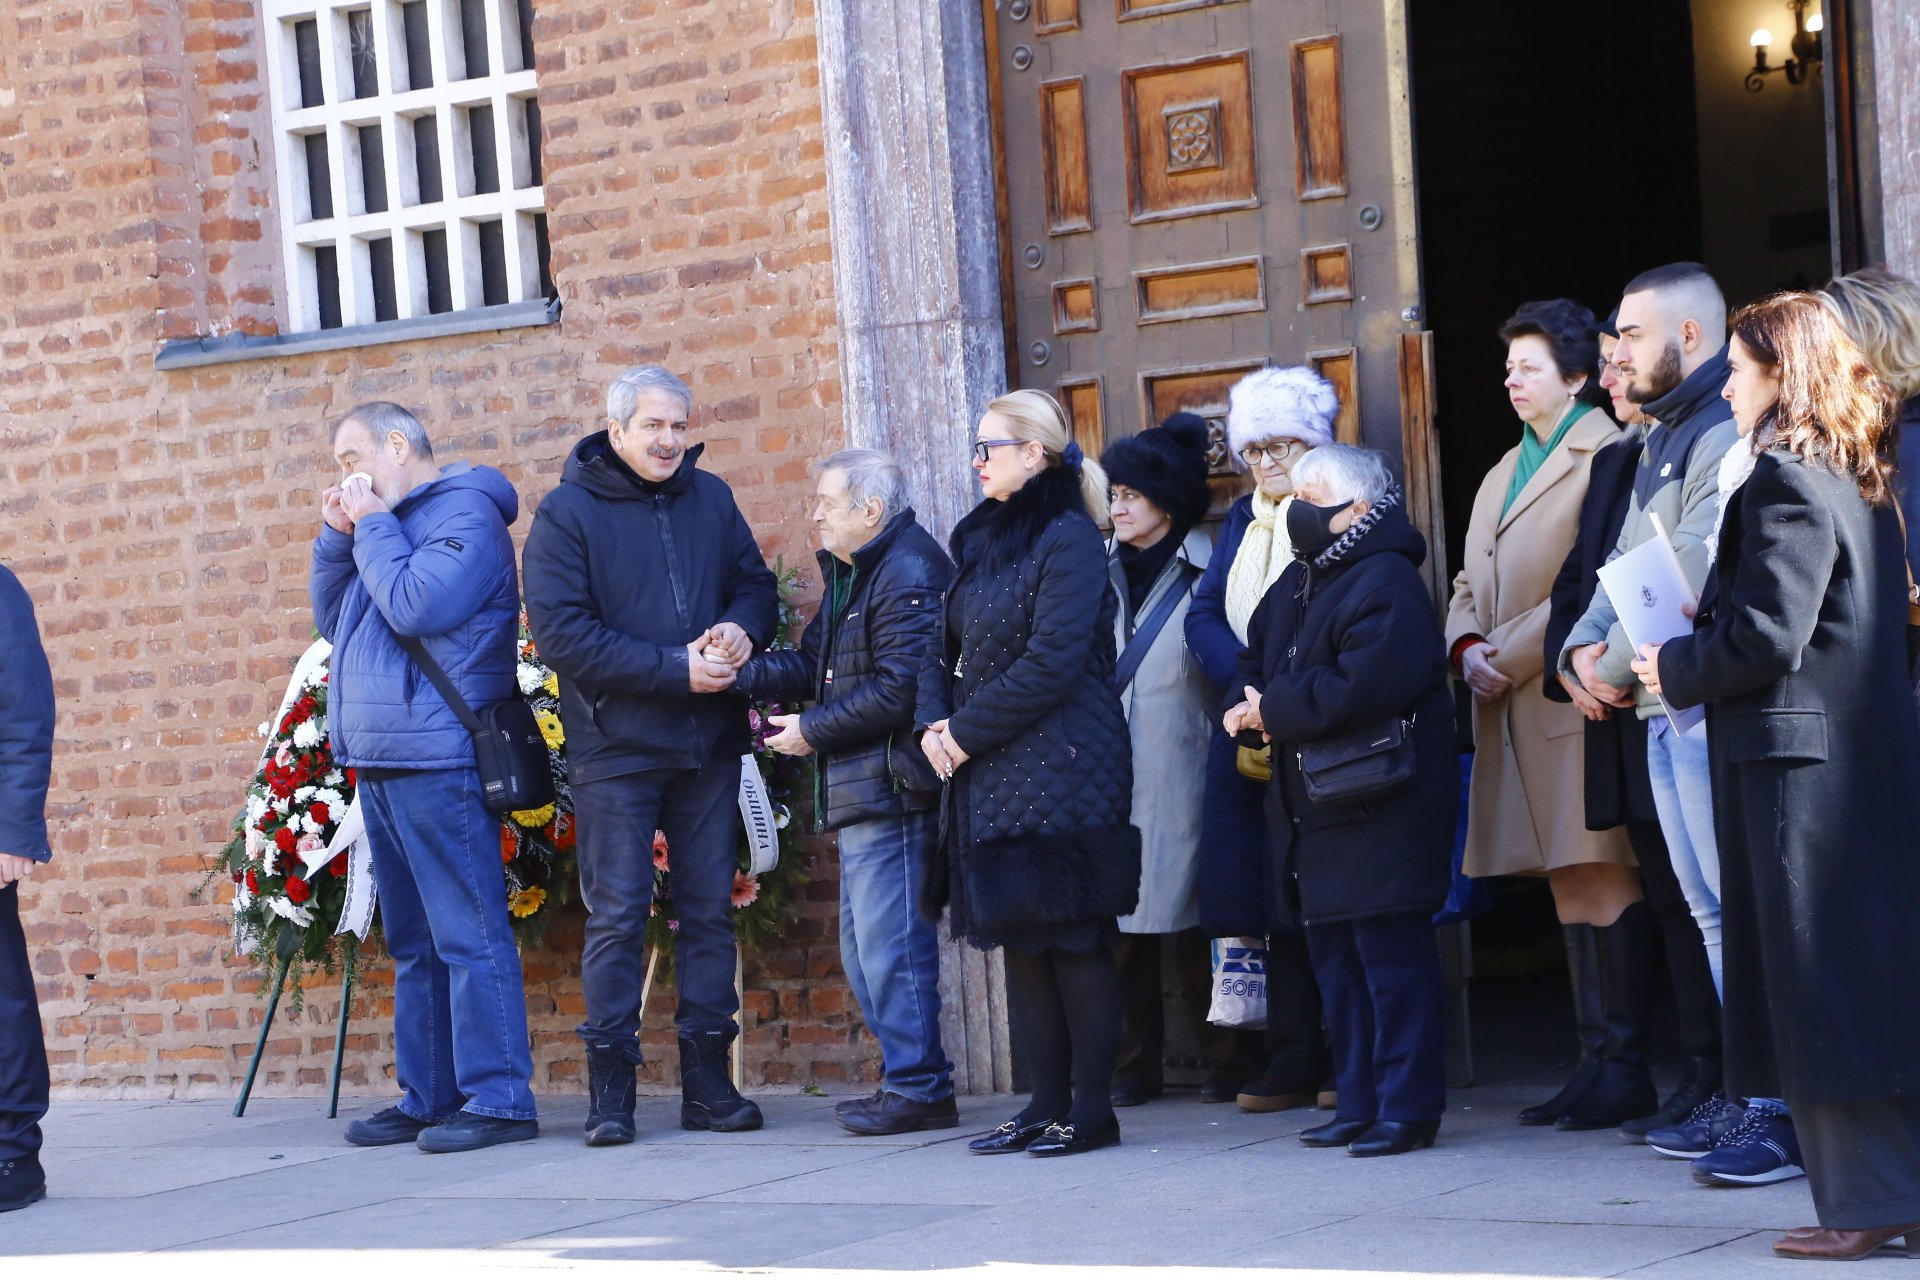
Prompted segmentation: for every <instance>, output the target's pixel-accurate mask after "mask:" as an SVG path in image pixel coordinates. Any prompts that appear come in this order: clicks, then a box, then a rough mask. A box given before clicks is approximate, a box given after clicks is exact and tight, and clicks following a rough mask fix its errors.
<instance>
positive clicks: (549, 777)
mask: <svg viewBox="0 0 1920 1280" xmlns="http://www.w3.org/2000/svg"><path fill="white" fill-rule="evenodd" d="M395 639H397V640H399V642H400V647H401V648H402V649H405V650H406V651H407V653H408V654H410V655H411V656H412V658H413V660H414V662H415V663H416V664H417V665H418V666H419V668H420V672H421V674H422V675H424V676H426V678H427V682H428V683H429V684H431V685H432V686H433V687H434V688H435V689H437V690H439V691H440V696H441V697H442V698H444V699H446V703H447V706H448V707H450V708H451V709H452V710H453V714H454V715H456V716H458V717H459V719H460V723H461V724H462V725H464V726H465V727H466V730H467V732H468V733H469V734H471V735H472V736H473V758H474V760H475V762H476V763H477V764H478V765H479V767H480V789H481V791H482V793H483V802H484V803H485V804H486V806H487V809H488V810H489V811H490V812H492V813H513V812H514V811H516V810H519V809H538V808H540V807H541V806H543V805H549V804H552V803H553V801H554V790H553V770H552V767H551V765H550V764H549V763H548V761H549V757H548V754H547V740H546V739H545V738H543V737H541V736H540V725H539V724H538V723H537V722H536V721H535V720H534V718H533V708H532V707H529V706H528V705H527V704H526V703H525V702H522V701H521V700H520V699H519V698H508V699H507V700H506V701H505V702H495V703H492V704H490V705H488V706H484V707H482V708H480V710H479V711H478V712H477V713H476V712H475V711H474V709H473V708H472V707H469V706H468V705H467V700H466V699H465V698H462V697H461V696H460V691H459V690H458V689H456V688H454V687H453V681H452V680H449V679H448V678H447V673H446V672H445V671H443V670H442V669H441V667H440V664H439V663H437V662H435V661H434V660H433V659H432V658H431V657H429V656H428V654H427V647H426V645H424V644H422V643H421V642H420V640H419V638H418V637H417V636H396V637H395Z"/></svg>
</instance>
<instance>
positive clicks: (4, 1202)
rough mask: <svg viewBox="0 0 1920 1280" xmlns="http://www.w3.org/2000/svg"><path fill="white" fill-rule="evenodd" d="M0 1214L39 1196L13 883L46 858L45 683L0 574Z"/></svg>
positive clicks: (14, 584) (16, 589)
mask: <svg viewBox="0 0 1920 1280" xmlns="http://www.w3.org/2000/svg"><path fill="white" fill-rule="evenodd" d="M0 653H4V654H5V655H6V659H5V660H4V661H0V1213H4V1212H6V1211H7V1210H9V1209H22V1208H25V1207H26V1206H27V1205H30V1204H32V1203H33V1202H34V1201H36V1200H38V1199H40V1198H42V1197H43V1196H45V1195H46V1194H47V1179H46V1175H45V1174H44V1173H42V1172H41V1170H40V1118H41V1117H42V1116H44V1115H46V1114H47V1048H46V1042H45V1041H44V1040H43V1039H42V1038H41V1034H40V1003H39V1001H38V1000H37V999H36V998H35V995H34V990H33V970H32V969H31V968H30V967H28V964H27V939H26V935H25V934H24V933H23V932H22V931H21V929H20V881H22V880H24V879H26V878H27V877H28V876H30V875H32V874H33V872H34V869H35V868H36V867H38V866H39V865H40V864H41V863H43V862H45V861H46V860H47V859H48V858H49V857H51V856H52V853H51V851H50V849H49V848H48V845H47V783H48V781H49V779H50V777H51V775H52V770H53V675H52V673H51V672H50V671H49V670H48V669H47V655H46V651H45V650H44V649H42V648H41V647H40V632H39V629H38V628H37V627H36V626H35V625H34V620H33V601H32V600H31V599H29V598H28V596H27V592H26V589H25V588H24V587H22V586H21V585H20V580H19V579H18V578H16V577H14V576H13V574H12V572H11V571H10V570H8V569H7V568H6V567H4V566H0Z"/></svg>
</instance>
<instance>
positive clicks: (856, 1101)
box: [833, 1089, 886, 1116]
mask: <svg viewBox="0 0 1920 1280" xmlns="http://www.w3.org/2000/svg"><path fill="white" fill-rule="evenodd" d="M885 1093H886V1090H885V1089H875V1090H874V1091H873V1092H872V1093H870V1094H868V1095H867V1096H866V1097H864V1098H842V1099H840V1101H838V1102H836V1103H834V1104H833V1114H834V1115H836V1116H843V1115H845V1114H846V1113H847V1112H849V1111H852V1110H854V1109H855V1108H856V1107H870V1106H872V1105H873V1104H874V1103H876V1102H878V1101H880V1098H881V1095H883V1094H885Z"/></svg>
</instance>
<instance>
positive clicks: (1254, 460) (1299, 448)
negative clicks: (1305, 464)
mask: <svg viewBox="0 0 1920 1280" xmlns="http://www.w3.org/2000/svg"><path fill="white" fill-rule="evenodd" d="M1296 452H1299V453H1305V452H1306V446H1304V445H1302V444H1301V443H1300V442H1299V441H1298V440H1282V441H1281V442H1280V443H1279V444H1266V445H1261V444H1254V445H1248V446H1247V447H1246V448H1244V449H1242V450H1241V451H1240V456H1241V457H1242V458H1243V459H1245V460H1246V464H1247V465H1248V466H1250V467H1255V466H1259V465H1260V459H1262V458H1265V459H1266V460H1267V461H1268V462H1272V463H1276V464H1277V463H1282V462H1285V461H1286V460H1287V459H1288V458H1291V457H1292V456H1293V455H1294V454H1295V453H1296Z"/></svg>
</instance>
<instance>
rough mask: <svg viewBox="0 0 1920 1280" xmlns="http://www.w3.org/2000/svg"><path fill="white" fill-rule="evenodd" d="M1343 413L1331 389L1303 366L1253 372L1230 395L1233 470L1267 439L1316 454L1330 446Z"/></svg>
mask: <svg viewBox="0 0 1920 1280" xmlns="http://www.w3.org/2000/svg"><path fill="white" fill-rule="evenodd" d="M1339 412H1340V396H1339V393H1338V392H1336V391H1335V390H1334V389H1333V384H1332V383H1331V382H1328V381H1327V380H1326V379H1325V378H1323V377H1321V376H1320V375H1319V374H1317V373H1315V372H1314V371H1313V370H1311V369H1309V368H1307V367H1306V366H1305V365H1295V366H1294V367H1293V368H1291V369H1282V368H1278V367H1275V366H1271V365H1270V366H1268V367H1267V368H1265V369H1255V370H1254V371H1253V372H1252V373H1250V374H1248V375H1247V376H1246V377H1244V378H1242V379H1240V381H1238V382H1236V383H1234V384H1233V390H1232V391H1231V392H1229V393H1228V395H1227V447H1228V448H1229V449H1231V450H1232V451H1233V456H1234V461H1235V465H1238V464H1239V463H1240V461H1241V458H1240V451H1241V450H1242V449H1244V448H1246V447H1247V446H1248V445H1250V444H1259V443H1261V442H1263V441H1268V440H1298V441H1300V442H1301V443H1303V444H1305V445H1306V446H1307V447H1308V448H1309V449H1317V448H1319V447H1320V446H1321V445H1323V444H1330V443H1332V441H1333V420H1334V417H1335V416H1336V415H1337V414H1338V413H1339Z"/></svg>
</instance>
